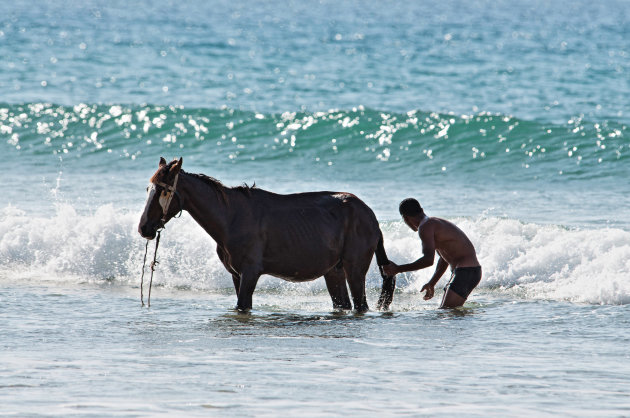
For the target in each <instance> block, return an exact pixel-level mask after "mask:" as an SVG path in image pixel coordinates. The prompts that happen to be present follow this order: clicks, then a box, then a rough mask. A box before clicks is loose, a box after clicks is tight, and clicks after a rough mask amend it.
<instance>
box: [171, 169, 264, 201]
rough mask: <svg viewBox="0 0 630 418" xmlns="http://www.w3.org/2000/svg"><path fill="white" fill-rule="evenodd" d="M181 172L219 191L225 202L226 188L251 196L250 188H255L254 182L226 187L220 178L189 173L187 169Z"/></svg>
mask: <svg viewBox="0 0 630 418" xmlns="http://www.w3.org/2000/svg"><path fill="white" fill-rule="evenodd" d="M181 171H182V173H184V174H187V175H189V176H191V177H194V178H196V179H198V180H201V181H203V182H204V183H206V184H207V185H209V186H211V187H212V188H214V190H215V191H216V192H217V193H219V195H220V196H221V198H222V199H223V201H224V202H227V195H226V193H225V192H226V190H228V189H229V190H236V191H239V192H241V193H243V194H244V195H245V196H247V197H251V195H252V190H254V189H256V183H254V184H253V185H252V186H248V185H247V183H243V185H241V186H236V187H227V186H225V185H224V184H223V183H221V181H220V180H217V179H215V178H214V177H210V176H207V175H205V174H200V173H189V172H187V171H184V170H181Z"/></svg>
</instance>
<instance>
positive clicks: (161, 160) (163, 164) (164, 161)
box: [159, 157, 166, 168]
mask: <svg viewBox="0 0 630 418" xmlns="http://www.w3.org/2000/svg"><path fill="white" fill-rule="evenodd" d="M165 165H166V160H165V159H164V157H160V165H159V168H162V167H164V166H165Z"/></svg>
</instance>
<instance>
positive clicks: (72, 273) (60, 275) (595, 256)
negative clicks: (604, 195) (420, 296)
mask: <svg viewBox="0 0 630 418" xmlns="http://www.w3.org/2000/svg"><path fill="white" fill-rule="evenodd" d="M140 215H141V214H140V213H133V212H129V211H121V210H117V209H115V208H114V207H113V206H111V205H105V206H101V207H99V208H97V209H95V210H94V211H93V212H91V213H89V214H80V213H77V211H76V210H75V209H74V208H73V207H72V206H69V205H59V206H57V207H56V212H55V213H54V214H53V216H51V217H34V216H29V214H27V213H26V212H25V211H23V210H21V209H19V208H16V207H11V206H10V207H5V208H4V209H3V210H1V211H0V277H1V278H2V280H17V281H20V280H26V279H31V280H49V281H60V282H63V281H75V282H76V281H88V282H96V283H98V282H105V281H110V282H113V283H122V284H132V285H138V284H139V278H140V272H141V268H142V256H143V253H144V245H145V242H146V241H145V240H143V239H142V238H141V237H140V236H139V234H138V232H137V230H136V228H137V222H138V219H139V217H140ZM456 223H457V224H458V225H459V226H460V227H461V228H462V229H463V230H464V231H465V232H466V233H467V234H468V236H469V237H470V238H471V240H472V241H473V243H474V244H475V247H476V248H477V252H478V255H479V259H480V262H481V264H482V266H483V279H482V281H481V284H480V286H479V288H478V289H479V290H478V291H479V292H484V291H485V292H493V293H499V294H505V295H506V296H509V297H518V298H531V299H552V300H568V301H573V302H584V303H591V304H628V303H630V280H628V277H629V276H630V232H628V231H624V230H621V229H612V228H602V229H584V230H579V229H566V228H564V227H561V226H554V225H538V224H531V223H530V224H526V223H521V222H519V221H516V220H512V219H502V218H480V219H458V220H456ZM381 227H382V229H383V232H384V235H385V247H386V249H387V252H388V256H389V258H390V259H392V260H393V261H395V262H398V263H403V262H409V261H412V260H415V259H416V258H417V257H419V256H421V246H420V241H419V239H418V237H417V234H415V233H414V232H412V231H411V230H409V229H408V228H407V227H406V226H405V225H404V224H402V223H401V222H385V223H382V224H381ZM153 245H154V242H153V243H151V244H150V246H149V256H148V258H149V259H150V258H151V256H152V249H153ZM158 260H159V261H160V264H159V266H158V268H157V271H156V274H155V278H154V284H156V285H161V286H166V287H173V288H189V289H193V290H216V289H226V288H230V287H231V286H232V280H231V277H230V275H229V274H228V273H227V272H226V271H225V269H224V268H223V266H222V265H221V263H220V261H219V259H218V257H217V255H216V253H215V243H214V241H213V240H212V239H211V238H210V237H209V236H208V235H207V234H206V233H205V232H204V231H203V230H202V229H201V228H200V227H199V226H198V225H197V224H196V223H195V222H194V221H192V220H191V218H190V217H189V216H188V215H187V214H184V215H183V216H182V218H181V219H176V220H171V221H170V222H169V224H168V225H167V229H166V230H165V231H164V232H163V233H162V239H161V243H160V248H159V251H158ZM431 274H432V269H431V268H429V269H426V270H423V271H419V272H415V273H411V274H406V275H400V276H399V279H398V286H399V289H401V290H402V291H403V292H417V291H419V289H420V287H421V286H422V285H423V284H424V283H425V282H426V281H427V280H428V279H429V277H430V276H431ZM447 276H448V274H447V275H445V277H444V278H443V279H442V282H441V283H440V285H442V283H445V282H446V280H447V279H448V277H447ZM380 283H381V279H380V276H379V274H378V272H377V269H376V266H375V265H374V263H373V265H372V267H371V269H370V271H369V273H368V278H367V285H368V287H371V288H379V287H380ZM259 287H261V288H267V289H269V290H273V289H284V288H286V287H291V288H295V289H297V290H301V289H303V290H304V291H305V292H312V291H320V290H323V289H324V288H325V286H324V283H323V281H322V280H317V281H314V282H309V283H308V284H295V285H294V284H287V283H286V282H284V281H282V280H279V279H276V278H271V277H263V278H261V281H260V282H259ZM295 289H294V290H295Z"/></svg>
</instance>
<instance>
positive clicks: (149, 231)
mask: <svg viewBox="0 0 630 418" xmlns="http://www.w3.org/2000/svg"><path fill="white" fill-rule="evenodd" d="M161 224H162V222H159V223H156V224H151V225H150V224H145V225H138V233H139V234H140V235H141V236H142V238H144V239H148V240H152V239H154V238H155V236H156V235H157V231H158V229H160V227H161Z"/></svg>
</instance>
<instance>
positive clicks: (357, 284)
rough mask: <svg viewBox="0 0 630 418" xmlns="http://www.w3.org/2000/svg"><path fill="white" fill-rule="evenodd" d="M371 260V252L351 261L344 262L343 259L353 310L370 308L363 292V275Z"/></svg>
mask: <svg viewBox="0 0 630 418" xmlns="http://www.w3.org/2000/svg"><path fill="white" fill-rule="evenodd" d="M371 260H372V253H370V254H368V255H366V256H363V257H360V258H359V259H356V260H354V261H353V262H352V263H345V261H344V270H345V271H346V278H347V280H348V285H349V287H350V294H351V295H352V301H353V302H354V310H355V311H356V312H357V313H363V312H367V311H368V310H369V309H370V308H369V306H368V303H367V297H366V294H365V276H366V275H367V272H368V269H369V268H370V261H371ZM346 264H347V265H346Z"/></svg>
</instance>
